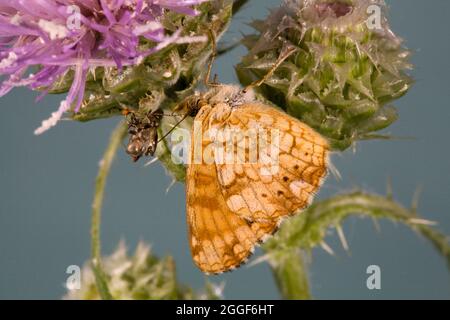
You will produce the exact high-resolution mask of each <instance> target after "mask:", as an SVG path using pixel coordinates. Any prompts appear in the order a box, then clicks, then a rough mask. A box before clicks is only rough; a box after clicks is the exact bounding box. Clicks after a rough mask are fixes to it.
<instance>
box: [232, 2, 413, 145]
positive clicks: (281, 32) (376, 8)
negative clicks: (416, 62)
mask: <svg viewBox="0 0 450 320" xmlns="http://www.w3.org/2000/svg"><path fill="white" fill-rule="evenodd" d="M385 14H386V5H385V3H384V1H382V0H286V1H285V2H284V4H283V5H282V6H281V7H280V8H279V9H278V10H276V11H274V12H272V13H271V14H270V16H269V17H268V18H267V19H266V20H264V21H255V22H254V23H253V24H252V26H253V28H254V29H255V30H256V34H253V35H249V36H246V37H245V38H244V40H243V44H244V45H245V46H246V47H247V48H248V50H249V53H248V54H247V55H246V56H245V57H244V58H243V59H242V61H241V63H240V64H238V65H237V67H236V71H237V75H238V78H239V80H240V82H241V83H242V84H243V85H248V84H250V83H251V82H252V81H255V80H256V79H260V78H262V77H263V76H264V75H265V74H266V73H267V72H268V70H269V69H270V67H271V66H273V65H274V64H275V63H276V62H277V60H278V59H279V57H280V56H281V55H282V54H283V52H284V50H286V48H287V47H289V48H291V47H294V48H295V49H296V51H295V52H294V53H293V54H292V55H291V56H289V57H288V58H287V59H286V60H285V61H284V62H283V63H282V64H281V65H280V67H279V68H278V69H277V70H276V71H275V72H274V74H273V75H272V76H271V77H270V78H269V79H267V80H266V81H265V83H264V84H263V85H262V86H261V87H259V88H257V91H258V93H259V94H260V95H262V96H263V97H264V98H265V99H267V100H269V101H272V102H273V103H275V104H276V105H278V106H279V107H281V108H283V109H284V110H285V111H286V112H288V113H289V114H291V115H293V116H294V117H296V118H298V119H300V120H302V121H303V122H305V123H307V124H308V125H310V126H311V127H313V128H315V129H316V130H318V131H319V132H320V133H321V134H322V135H324V136H325V137H327V138H328V139H329V140H330V143H331V145H332V147H333V148H334V149H338V150H344V149H346V148H348V147H349V146H351V145H352V144H353V143H354V142H355V141H356V140H358V139H363V138H365V137H367V136H368V135H369V134H370V133H371V132H374V131H378V130H380V129H383V128H386V127H388V126H389V125H391V124H392V123H393V122H394V121H395V120H396V119H397V113H396V112H395V109H394V108H393V107H387V106H386V104H387V103H389V102H391V101H393V100H395V99H397V98H399V97H401V96H402V95H404V94H405V93H406V92H407V91H408V89H409V88H410V86H411V84H412V79H411V78H410V76H409V75H408V74H407V73H406V71H407V70H408V69H410V68H411V65H410V64H409V62H408V58H409V51H408V50H407V49H405V48H404V47H403V45H402V40H401V39H400V38H398V37H397V36H396V35H395V34H394V33H393V32H392V31H391V29H390V27H389V24H388V21H387V19H386V15H385Z"/></svg>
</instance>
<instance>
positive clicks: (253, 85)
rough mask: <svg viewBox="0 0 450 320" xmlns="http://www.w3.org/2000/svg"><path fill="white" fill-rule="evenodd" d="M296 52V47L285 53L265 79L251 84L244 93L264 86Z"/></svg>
mask: <svg viewBox="0 0 450 320" xmlns="http://www.w3.org/2000/svg"><path fill="white" fill-rule="evenodd" d="M295 51H297V49H296V48H294V47H290V48H288V49H287V51H286V52H285V53H283V54H282V55H281V56H280V57H279V58H278V60H277V61H276V62H275V64H274V65H273V66H272V67H271V68H270V70H269V71H268V72H267V73H266V74H265V75H264V77H262V78H261V79H259V80H256V81H254V82H252V83H250V84H249V85H248V86H246V87H245V88H244V90H243V92H247V91H248V90H250V89H253V88H256V87H259V86H260V85H262V84H263V83H264V82H266V81H267V80H269V78H270V77H271V76H272V75H273V73H274V72H275V70H277V69H278V67H279V66H280V65H281V64H282V63H283V62H284V60H286V59H287V58H289V57H290V56H291V54H293V53H294V52H295Z"/></svg>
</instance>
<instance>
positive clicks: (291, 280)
mask: <svg viewBox="0 0 450 320" xmlns="http://www.w3.org/2000/svg"><path fill="white" fill-rule="evenodd" d="M270 260H271V261H274V263H271V261H269V264H270V265H271V266H272V274H273V276H274V278H275V282H276V284H277V286H278V289H279V292H280V293H281V296H282V297H283V299H289V300H309V299H311V294H310V291H309V281H308V270H307V266H306V264H305V262H304V260H303V257H302V255H301V253H299V252H298V251H296V250H286V251H279V252H276V253H275V254H274V255H272V258H271V259H270Z"/></svg>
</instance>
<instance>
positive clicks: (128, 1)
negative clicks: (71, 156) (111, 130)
mask: <svg viewBox="0 0 450 320" xmlns="http://www.w3.org/2000/svg"><path fill="white" fill-rule="evenodd" d="M205 1H208V0H34V1H29V0H0V76H1V77H2V78H0V80H3V81H2V82H1V83H0V97H1V96H3V95H5V94H7V93H8V92H9V91H10V90H11V89H12V88H14V87H18V86H27V87H28V88H30V89H34V90H36V89H42V88H49V87H51V85H52V84H53V83H54V82H55V81H57V80H58V78H59V77H60V76H62V75H64V74H65V73H66V72H68V71H69V70H74V80H73V83H72V86H71V88H70V90H69V92H68V94H67V98H66V99H65V100H63V101H62V102H61V105H60V107H59V109H58V110H57V111H56V112H54V113H53V114H52V116H51V117H50V118H49V119H48V120H45V121H43V122H42V125H41V127H39V128H38V129H36V131H35V134H41V133H42V132H44V131H46V130H48V129H49V128H51V127H53V126H54V125H56V123H57V122H58V120H59V119H61V117H62V115H63V114H64V112H66V111H67V110H69V109H70V107H71V106H74V110H75V112H77V111H79V109H80V107H81V104H82V100H83V96H84V90H85V82H86V77H87V74H88V72H89V70H90V69H92V68H95V67H117V68H118V69H119V70H121V69H122V68H123V67H124V66H129V65H135V64H139V63H141V62H142V61H143V59H145V57H147V56H148V55H150V54H152V53H154V52H157V51H159V50H161V49H163V48H164V47H166V46H168V45H170V44H173V43H191V42H197V41H206V38H205V37H204V36H192V37H182V36H181V30H178V31H176V32H174V33H172V34H168V33H167V32H166V30H165V28H164V27H163V25H162V23H161V22H160V21H161V18H162V17H163V15H164V14H165V12H166V11H167V10H171V11H175V12H178V13H182V14H186V15H196V14H197V11H196V10H195V9H194V8H193V6H194V5H197V4H200V3H202V2H205ZM142 37H143V38H145V39H147V40H149V41H151V42H153V43H154V44H155V45H154V46H153V47H152V48H150V49H145V50H143V49H140V47H139V40H140V38H142ZM33 66H36V67H38V68H37V71H36V73H35V74H33V73H31V72H30V67H33ZM45 93H46V92H45V91H44V93H43V95H44V94H45ZM43 95H41V97H42V96H43Z"/></svg>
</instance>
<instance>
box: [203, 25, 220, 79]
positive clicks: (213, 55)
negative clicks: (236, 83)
mask: <svg viewBox="0 0 450 320" xmlns="http://www.w3.org/2000/svg"><path fill="white" fill-rule="evenodd" d="M208 33H209V38H210V39H211V45H212V52H211V57H210V59H209V63H208V69H207V71H206V75H205V79H204V83H205V86H207V87H217V86H218V83H217V75H214V79H213V81H210V78H211V70H212V67H213V64H214V60H215V59H216V57H217V40H216V35H215V34H214V31H212V30H208Z"/></svg>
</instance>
